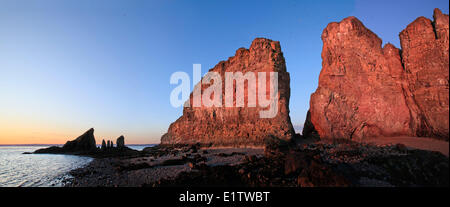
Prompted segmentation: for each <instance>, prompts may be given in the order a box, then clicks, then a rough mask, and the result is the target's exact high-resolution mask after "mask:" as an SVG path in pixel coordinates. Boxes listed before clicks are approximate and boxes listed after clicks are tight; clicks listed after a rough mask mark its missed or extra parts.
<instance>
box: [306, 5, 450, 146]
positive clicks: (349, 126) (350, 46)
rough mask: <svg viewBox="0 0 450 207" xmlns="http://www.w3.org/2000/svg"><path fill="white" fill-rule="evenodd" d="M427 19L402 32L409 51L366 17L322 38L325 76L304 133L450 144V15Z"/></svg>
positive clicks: (347, 22)
mask: <svg viewBox="0 0 450 207" xmlns="http://www.w3.org/2000/svg"><path fill="white" fill-rule="evenodd" d="M434 18H435V22H434V23H432V22H431V21H430V20H428V19H426V18H424V17H419V18H418V19H417V20H415V21H414V22H413V23H411V24H410V25H409V26H408V27H407V28H406V29H405V30H404V31H402V32H401V33H400V40H401V46H402V50H401V51H400V50H399V49H397V48H395V47H394V46H393V45H391V44H386V45H385V46H384V47H383V48H382V47H381V44H382V41H381V39H380V38H379V37H378V36H377V35H376V34H374V33H373V32H371V31H370V30H368V29H367V28H366V27H365V26H364V25H363V24H362V23H361V22H360V21H359V20H358V19H356V18H355V17H349V18H346V19H344V20H342V21H341V22H339V23H335V22H334V23H330V24H329V25H328V26H327V27H326V28H325V30H324V31H323V34H322V40H323V50H322V59H323V62H322V71H321V73H320V77H319V86H318V88H317V90H316V92H314V93H313V94H312V95H311V100H310V110H309V116H308V117H307V120H306V122H305V128H304V135H305V136H312V135H313V134H314V133H318V134H319V136H320V137H321V138H347V139H354V140H359V139H362V138H364V137H380V136H400V135H404V136H433V137H440V138H444V139H448V135H449V131H448V123H449V122H448V120H449V114H448V113H449V111H448V110H449V105H448V102H449V97H448V92H449V88H448V86H449V85H448V83H449V78H448V73H449V62H448V57H449V56H448V38H449V36H448V31H449V30H448V15H444V14H442V13H441V12H440V11H439V10H435V15H434Z"/></svg>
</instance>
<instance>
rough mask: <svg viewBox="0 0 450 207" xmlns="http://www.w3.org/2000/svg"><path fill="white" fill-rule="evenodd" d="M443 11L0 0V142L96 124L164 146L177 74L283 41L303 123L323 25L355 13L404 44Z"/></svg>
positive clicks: (110, 133) (62, 136) (106, 133)
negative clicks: (409, 29) (405, 34)
mask: <svg viewBox="0 0 450 207" xmlns="http://www.w3.org/2000/svg"><path fill="white" fill-rule="evenodd" d="M436 7H437V8H440V9H441V10H442V11H443V12H444V13H448V8H449V6H448V1H444V0H442V1H441V0H439V1H438V0H423V1H417V0H416V1H414V0H413V1H404V0H400V1H383V0H382V1H365V0H356V1H312V0H311V1H206V0H205V1H162V0H161V1H150V0H147V1H140V0H135V1H125V0H120V1H119V0H78V1H75V0H39V1H38V0H28V1H26V0H11V1H10V0H0V132H1V134H2V135H0V144H2V143H3V144H4V143H12V142H14V141H16V142H15V143H22V142H26V143H55V142H58V143H64V142H65V141H66V140H67V139H69V138H73V137H76V136H77V135H79V134H81V133H82V132H83V131H85V130H87V129H89V128H91V127H94V128H95V129H96V137H97V142H99V140H101V139H115V138H116V137H118V136H119V135H121V134H123V135H125V137H126V139H127V142H128V143H158V142H159V139H160V136H161V135H162V134H163V133H165V132H166V131H167V128H168V126H169V124H170V123H171V122H173V121H175V120H176V119H177V118H178V117H179V116H180V115H181V114H182V108H173V107H172V106H171V105H170V99H169V96H170V92H171V90H172V89H173V88H175V87H176V85H170V83H169V79H170V75H171V74H172V73H173V72H176V71H185V72H188V73H189V74H191V73H192V64H194V63H200V64H202V72H203V73H205V72H206V71H207V70H209V69H210V68H212V67H213V66H214V65H215V64H216V63H218V62H219V61H221V60H226V59H227V58H228V57H230V56H233V55H234V53H235V51H236V50H237V49H238V48H240V47H246V48H248V47H249V45H250V43H251V42H252V40H253V39H254V38H256V37H265V38H270V39H273V40H278V41H280V42H281V47H282V50H283V53H284V56H285V59H286V64H287V70H288V72H289V73H290V75H291V102H290V110H291V113H290V116H291V119H292V122H293V124H294V125H302V124H303V122H304V119H305V116H306V111H307V110H308V108H309V97H310V94H311V93H313V92H314V91H315V89H316V88H317V83H318V76H319V72H320V69H321V62H322V60H321V57H320V54H321V49H322V41H321V39H320V37H321V33H322V31H323V29H324V28H325V27H326V25H327V24H328V23H330V22H333V21H340V20H342V19H343V18H345V17H347V16H356V17H357V18H359V19H360V20H361V21H362V22H363V23H364V24H365V25H366V27H368V28H369V29H371V30H372V31H374V32H375V33H376V34H377V35H378V36H379V37H380V38H382V39H383V44H384V43H386V42H391V43H393V44H394V45H396V46H397V47H398V46H399V39H398V33H399V32H400V31H402V30H403V29H404V28H405V27H406V26H407V24H409V23H411V22H412V21H413V20H414V19H416V18H417V17H419V16H425V17H428V18H432V15H433V9H434V8H436ZM191 75H192V74H191ZM5 131H6V132H8V133H3V132H5Z"/></svg>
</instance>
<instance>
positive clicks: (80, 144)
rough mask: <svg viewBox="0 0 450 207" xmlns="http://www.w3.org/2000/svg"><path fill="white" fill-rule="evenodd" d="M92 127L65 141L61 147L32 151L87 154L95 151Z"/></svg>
mask: <svg viewBox="0 0 450 207" xmlns="http://www.w3.org/2000/svg"><path fill="white" fill-rule="evenodd" d="M96 151H97V146H96V145H95V137H94V129H93V128H91V129H89V130H88V131H86V132H85V133H84V134H82V135H81V136H79V137H78V138H76V139H75V140H72V141H67V142H66V144H64V145H63V146H62V147H57V146H52V147H49V148H44V149H38V150H36V151H35V152H34V153H52V154H89V153H95V152H96Z"/></svg>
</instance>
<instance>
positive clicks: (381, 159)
mask: <svg viewBox="0 0 450 207" xmlns="http://www.w3.org/2000/svg"><path fill="white" fill-rule="evenodd" d="M268 139H269V140H267V142H269V143H268V144H267V145H266V146H265V148H260V149H249V148H222V149H217V148H213V149H211V148H204V147H200V145H185V146H182V145H179V146H156V147H152V148H146V149H144V150H143V154H141V155H137V156H136V155H135V156H131V157H119V158H118V157H110V158H98V159H95V160H94V161H92V162H91V163H90V164H89V165H87V166H86V167H84V168H80V169H76V170H73V171H71V172H70V174H71V175H72V176H73V178H71V179H68V180H66V182H65V183H66V187H170V186H184V187H187V186H192V187H201V186H203V187H206V186H209V187H212V186H223V187H225V186H240V187H244V186H247V187H249V186H250V187H332V186H335V187H345V186H354V187H355V186H360V187H362V186H365V187H408V186H409V187H411V186H416V187H417V186H422V187H423V186H444V187H445V186H448V185H449V179H448V175H449V166H448V163H449V162H448V159H449V158H448V155H447V156H445V155H444V154H442V153H441V152H434V151H427V150H420V149H414V148H411V147H407V146H405V145H403V144H390V145H383V146H381V145H380V146H377V145H373V144H361V143H353V142H348V141H345V140H341V141H336V142H335V143H332V142H321V141H318V142H317V141H314V140H310V141H305V140H301V141H299V142H298V143H284V142H283V141H280V140H270V138H268ZM416 139H420V138H416ZM280 142H282V143H281V144H280Z"/></svg>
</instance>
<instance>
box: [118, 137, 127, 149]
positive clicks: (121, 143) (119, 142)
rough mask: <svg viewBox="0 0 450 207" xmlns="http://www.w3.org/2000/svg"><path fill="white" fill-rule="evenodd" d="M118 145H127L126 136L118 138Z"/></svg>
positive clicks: (121, 146) (119, 146)
mask: <svg viewBox="0 0 450 207" xmlns="http://www.w3.org/2000/svg"><path fill="white" fill-rule="evenodd" d="M116 147H117V148H123V147H125V137H123V136H120V137H119V138H117V141H116Z"/></svg>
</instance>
